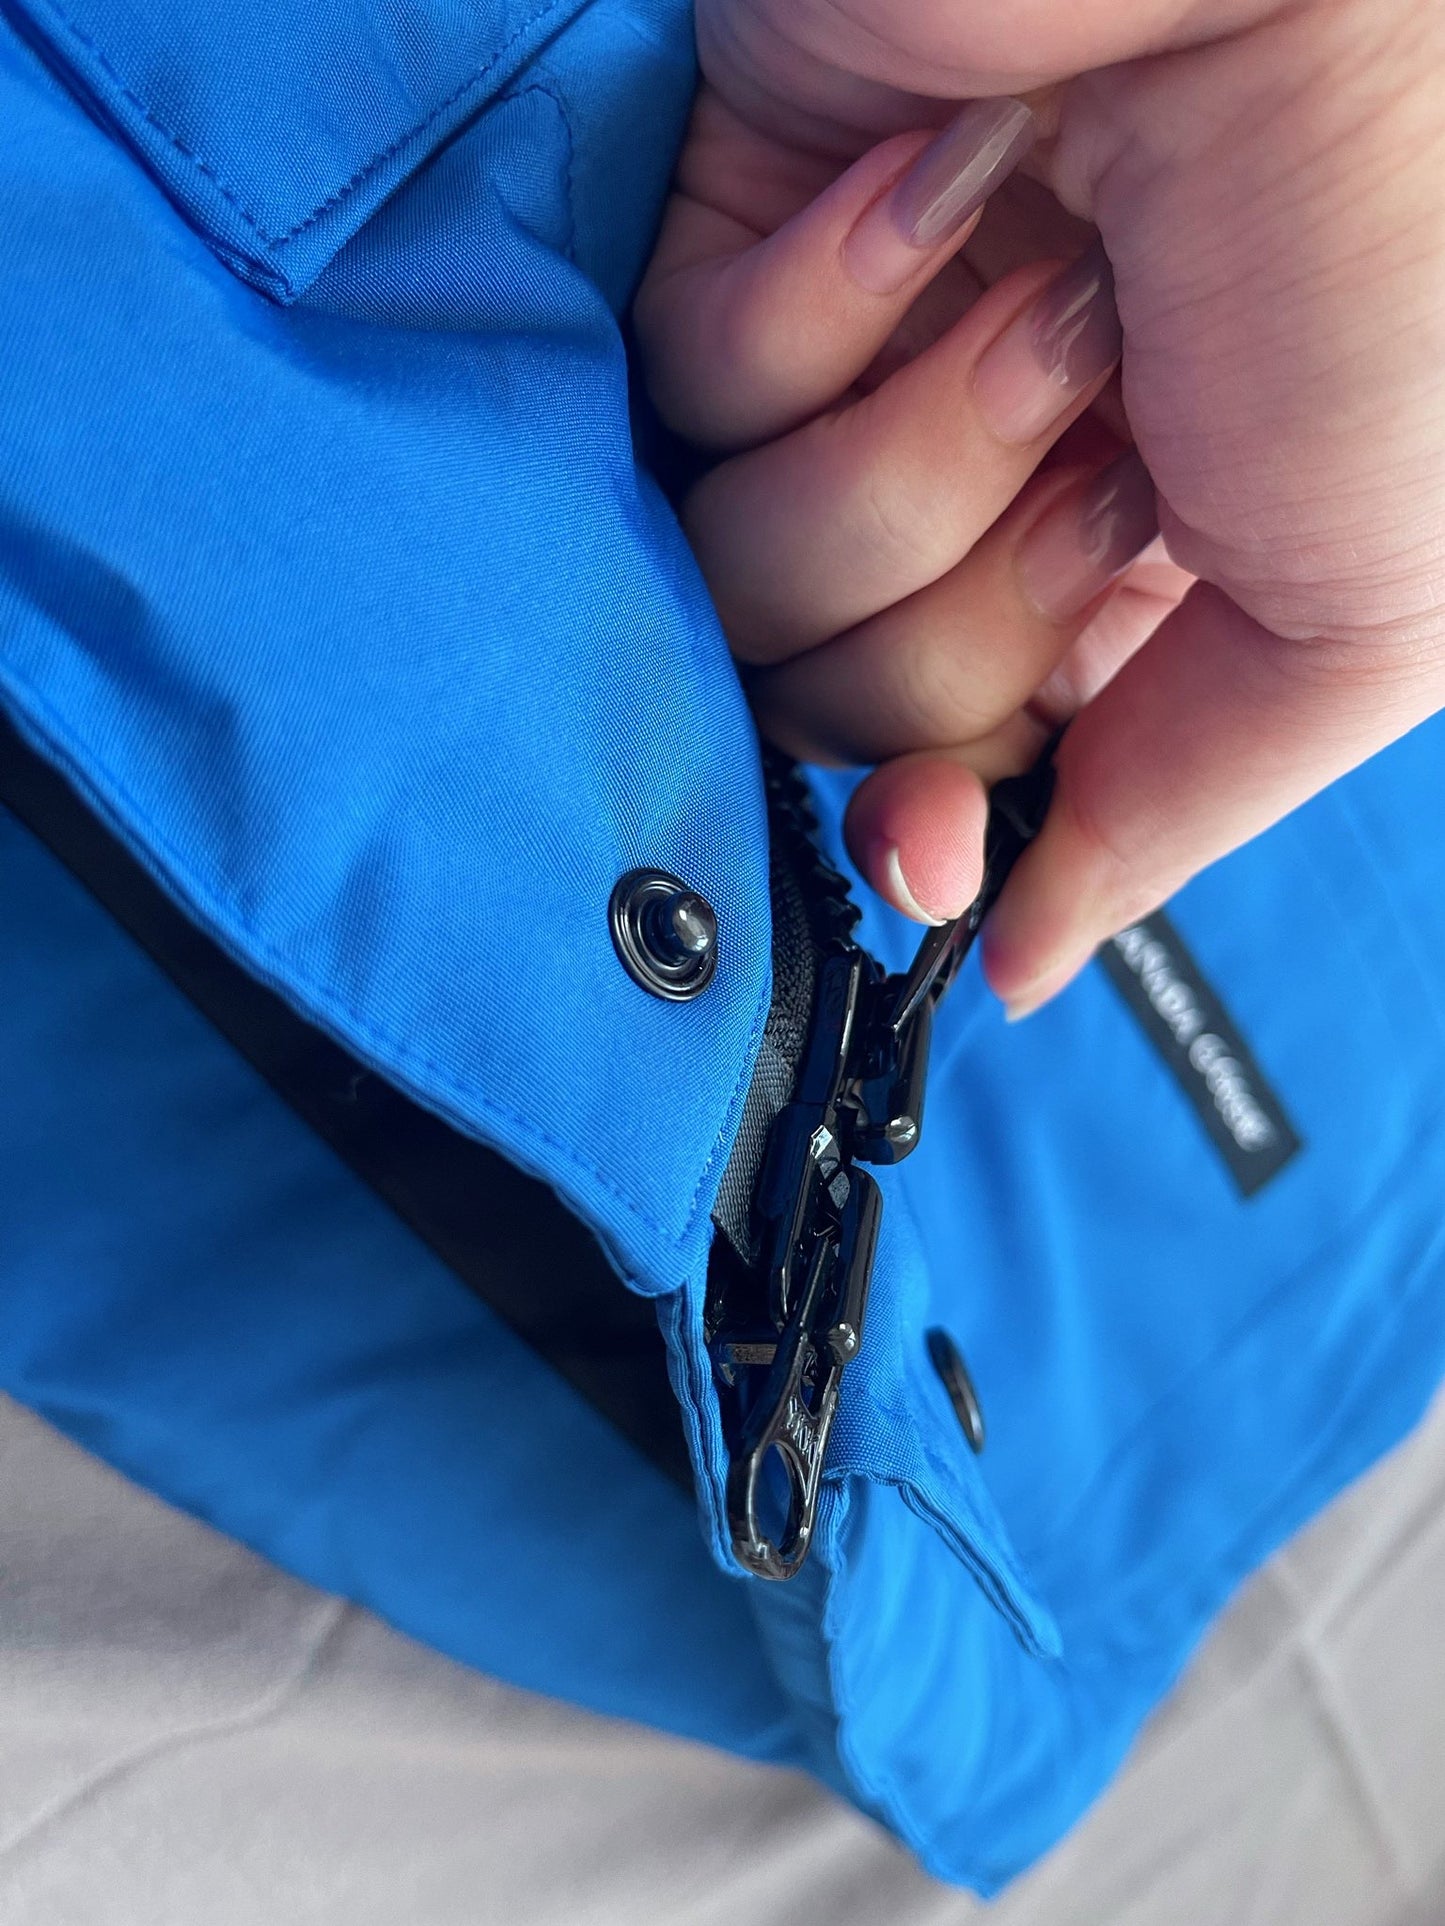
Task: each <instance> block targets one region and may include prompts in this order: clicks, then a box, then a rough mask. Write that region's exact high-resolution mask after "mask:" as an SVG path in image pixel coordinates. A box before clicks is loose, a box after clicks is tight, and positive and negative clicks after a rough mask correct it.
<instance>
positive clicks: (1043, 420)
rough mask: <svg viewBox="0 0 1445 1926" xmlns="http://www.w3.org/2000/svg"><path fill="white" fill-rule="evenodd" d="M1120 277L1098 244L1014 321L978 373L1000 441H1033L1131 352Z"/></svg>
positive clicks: (983, 409)
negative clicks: (1117, 285)
mask: <svg viewBox="0 0 1445 1926" xmlns="http://www.w3.org/2000/svg"><path fill="white" fill-rule="evenodd" d="M1123 342H1124V336H1123V330H1122V329H1121V328H1120V326H1119V311H1118V309H1117V308H1116V307H1115V305H1114V276H1113V273H1112V272H1111V270H1110V267H1109V257H1108V256H1107V255H1106V254H1105V252H1104V249H1103V245H1102V244H1101V243H1099V242H1096V243H1095V244H1094V246H1093V247H1091V248H1090V249H1089V251H1088V253H1087V254H1083V255H1081V256H1080V257H1079V259H1078V260H1077V261H1075V262H1074V264H1073V266H1072V267H1067V268H1065V269H1064V271H1063V273H1062V274H1058V275H1056V276H1055V277H1054V279H1053V280H1052V281H1050V283H1049V285H1048V286H1047V287H1046V288H1045V289H1044V290H1043V292H1042V293H1041V294H1040V295H1038V296H1037V297H1036V298H1035V300H1034V301H1033V302H1031V303H1030V305H1029V306H1028V307H1027V308H1025V309H1024V311H1023V313H1022V314H1021V315H1019V316H1018V318H1017V319H1016V320H1014V321H1012V322H1010V324H1009V326H1008V327H1007V328H1005V329H1004V331H1003V333H1002V334H1001V335H1000V336H999V338H998V340H997V341H995V342H994V343H993V345H992V346H991V347H990V348H989V349H988V350H987V351H986V353H985V354H984V356H983V358H982V359H981V360H980V362H979V364H978V367H977V369H976V371H975V373H974V378H973V386H974V396H975V398H976V400H977V402H978V407H979V412H980V413H981V414H982V416H983V418H984V420H985V421H986V422H987V423H988V425H989V427H990V428H992V429H993V432H994V433H995V434H996V435H997V436H998V438H999V440H1000V441H1007V442H1014V443H1021V442H1026V441H1033V440H1035V439H1036V437H1038V436H1039V435H1041V434H1043V433H1044V432H1045V430H1046V429H1048V428H1051V427H1052V426H1053V424H1054V423H1055V422H1056V421H1057V420H1058V418H1059V416H1060V415H1062V414H1063V412H1064V410H1065V409H1066V408H1067V407H1068V406H1069V404H1070V402H1072V401H1073V399H1074V397H1075V396H1076V395H1078V394H1079V393H1080V392H1081V391H1082V390H1083V389H1085V388H1087V387H1089V386H1090V385H1091V384H1092V383H1093V382H1095V381H1097V380H1098V379H1099V378H1100V376H1101V375H1106V374H1107V373H1108V372H1109V370H1110V368H1112V367H1113V365H1114V363H1115V362H1116V361H1117V360H1118V359H1119V354H1120V350H1121V349H1122V347H1123Z"/></svg>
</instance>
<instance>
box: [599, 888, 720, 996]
mask: <svg viewBox="0 0 1445 1926" xmlns="http://www.w3.org/2000/svg"><path fill="white" fill-rule="evenodd" d="M607 920H608V923H609V925H610V927H611V930H612V943H613V947H614V948H615V949H616V951H617V954H618V956H619V957H620V958H621V960H622V966H623V968H624V969H625V970H626V971H627V974H628V975H629V976H630V977H631V978H632V980H633V982H634V983H640V984H641V985H642V987H643V989H644V990H646V991H648V992H649V993H650V994H651V995H652V996H660V997H666V998H668V999H669V1000H671V1001H672V1002H675V1003H683V1002H686V1000H687V999H688V998H689V997H693V996H697V995H698V994H699V992H700V991H702V990H705V989H706V988H707V986H708V984H709V983H711V981H712V979H713V973H714V971H715V970H716V969H717V917H716V916H715V915H714V913H713V908H712V905H711V903H709V902H708V901H707V899H706V897H703V896H699V895H698V893H697V891H696V890H694V889H689V888H688V886H687V884H686V883H684V882H681V881H680V880H679V879H678V878H677V877H676V876H670V875H669V874H668V873H667V871H666V870H665V869H632V870H629V871H628V872H627V874H626V875H625V876H623V877H621V878H619V880H618V883H617V886H616V888H615V889H614V890H613V892H612V899H611V901H610V902H609V904H608V906H607Z"/></svg>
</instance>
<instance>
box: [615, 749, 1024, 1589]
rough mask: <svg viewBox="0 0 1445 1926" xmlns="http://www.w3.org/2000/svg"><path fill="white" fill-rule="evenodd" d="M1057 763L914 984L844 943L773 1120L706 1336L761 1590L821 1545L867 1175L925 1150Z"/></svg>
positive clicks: (712, 1292)
mask: <svg viewBox="0 0 1445 1926" xmlns="http://www.w3.org/2000/svg"><path fill="white" fill-rule="evenodd" d="M1052 748H1053V745H1052V744H1050V748H1049V751H1048V752H1047V753H1046V754H1045V756H1044V757H1043V758H1042V759H1041V760H1040V762H1039V763H1038V764H1037V765H1036V766H1035V767H1034V768H1033V769H1032V770H1030V771H1029V773H1028V774H1027V775H1025V776H1019V777H1014V778H1012V779H1010V780H1009V781H1006V782H1001V783H999V784H998V785H997V786H996V787H995V789H994V790H993V793H992V797H991V809H990V814H989V824H988V832H987V836H986V840H985V847H984V881H983V888H982V889H981V890H980V892H979V895H978V898H977V900H976V901H975V902H974V903H973V904H972V905H971V906H970V907H969V909H968V910H967V911H966V912H965V913H964V915H963V916H961V917H959V918H958V919H957V920H956V921H955V922H954V923H951V924H945V925H943V926H942V928H940V929H935V930H930V931H929V932H928V934H927V935H926V936H925V937H924V939H923V942H922V944H921V945H920V947H919V951H918V954H917V956H916V957H915V959H914V962H913V964H912V967H911V968H910V969H909V970H907V971H906V972H905V973H904V974H902V975H899V976H885V975H884V974H883V972H882V970H881V969H880V968H879V967H878V965H877V964H876V963H875V962H874V960H873V959H872V957H870V956H869V955H868V954H867V952H866V951H865V950H862V949H860V948H859V947H858V945H857V944H856V943H854V942H853V941H852V939H851V936H848V935H842V936H834V937H833V938H832V939H831V944H830V947H829V948H827V950H826V951H825V953H824V954H823V956H822V960H821V962H820V964H819V967H818V980H817V986H816V989H815V992H814V996H813V1007H812V1020H811V1024H810V1027H809V1031H808V1039H807V1045H806V1048H805V1050H804V1053H803V1058H802V1062H801V1065H800V1067H799V1070H798V1075H797V1082H796V1086H795V1088H794V1091H793V1096H792V1101H791V1102H789V1103H788V1104H786V1105H785V1106H784V1107H783V1109H782V1110H781V1111H779V1112H778V1114H777V1116H776V1117H775V1118H774V1119H773V1123H772V1127H771V1130H770V1133H769V1137H768V1147H767V1151H766V1154H765V1156H764V1158H763V1162H762V1168H761V1173H760V1175H759V1178H758V1182H757V1188H756V1190H755V1192H754V1195H753V1206H752V1208H753V1216H754V1218H755V1220H756V1223H757V1226H758V1230H759V1239H758V1242H759V1247H760V1255H759V1256H758V1258H757V1261H756V1262H755V1263H751V1264H745V1263H743V1262H742V1260H741V1259H739V1258H735V1257H734V1256H733V1255H731V1254H730V1253H729V1252H727V1251H726V1250H723V1251H722V1252H721V1253H715V1257H716V1259H717V1261H716V1263H715V1268H714V1273H713V1282H712V1284H711V1286H710V1289H709V1295H708V1306H707V1320H706V1322H707V1336H708V1343H709V1346H710V1348H711V1352H712V1360H713V1370H714V1373H715V1376H716V1379H717V1383H718V1388H719V1392H720V1394H721V1401H722V1411H723V1423H724V1431H725V1435H726V1438H727V1444H728V1453H729V1459H730V1470H729V1475H728V1482H727V1513H728V1526H729V1530H730V1533H731V1537H732V1547H733V1552H734V1555H735V1556H736V1558H737V1560H738V1563H739V1564H740V1565H742V1566H743V1567H744V1569H745V1570H747V1571H750V1572H752V1573H754V1574H755V1575H756V1576H757V1577H759V1578H773V1579H779V1578H791V1577H792V1576H793V1574H794V1573H795V1572H796V1571H797V1570H798V1569H799V1567H800V1566H801V1565H802V1563H803V1560H804V1559H805V1558H806V1556H807V1554H808V1548H809V1546H810V1545H811V1544H812V1541H813V1532H814V1525H815V1519H816V1512H817V1504H818V1494H819V1491H820V1489H821V1487H822V1480H823V1464H824V1458H825V1453H826V1450H827V1443H828V1433H829V1430H830V1428H831V1426H832V1423H833V1419H834V1415H835V1413H836V1411H837V1408H838V1398H839V1391H840V1385H841V1380H842V1377H843V1373H844V1370H845V1369H846V1367H847V1366H848V1364H849V1363H850V1362H851V1361H852V1359H853V1358H854V1357H856V1356H857V1354H858V1350H859V1347H860V1345H861V1344H862V1342H863V1320H864V1314H865V1311H866V1309H867V1303H868V1284H869V1279H870V1276H871V1274H872V1269H873V1254H874V1250H875V1247H876V1245H877V1241H878V1225H879V1218H880V1215H881V1212H882V1193H881V1192H880V1190H879V1188H878V1185H877V1183H876V1182H875V1180H874V1178H873V1177H872V1176H871V1174H870V1173H869V1171H868V1170H867V1169H866V1168H865V1166H866V1165H868V1164H895V1163H898V1162H899V1161H900V1160H901V1159H902V1158H904V1157H906V1156H908V1155H909V1154H910V1152H911V1151H912V1150H913V1149H914V1148H915V1146H916V1145H917V1143H918V1140H919V1137H920V1135H921V1133H922V1129H923V1097H924V1087H925V1083H926V1079H927V1071H928V1054H929V1045H930V1042H931V1040H932V1034H933V1016H934V1011H935V1009H936V1008H937V1006H938V1003H939V1001H940V1000H941V998H942V996H943V994H944V991H945V990H946V989H947V988H948V986H949V984H950V983H951V982H952V980H953V978H954V976H955V974H956V973H957V970H958V967H959V965H960V963H961V962H962V961H963V958H964V957H965V956H966V955H967V953H968V950H969V948H970V946H971V944H972V942H973V939H974V937H975V936H976V935H977V933H978V930H979V927H980V926H981V924H982V923H983V919H984V917H985V916H986V915H987V914H988V912H989V910H990V909H991V908H992V906H993V904H994V902H995V901H996V899H997V897H998V893H999V891H1000V890H1001V889H1002V887H1003V883H1004V879H1005V877H1006V876H1007V875H1008V872H1009V870H1010V869H1011V868H1012V867H1013V864H1014V862H1015V861H1016V860H1017V858H1018V857H1019V855H1020V854H1021V853H1022V851H1023V850H1024V848H1025V847H1026V846H1027V844H1028V843H1029V842H1030V841H1031V840H1032V838H1033V837H1034V836H1035V835H1036V834H1037V832H1038V830H1039V828H1040V826H1041V825H1042V823H1043V819H1044V813H1045V811H1046V810H1047V808H1048V803H1049V796H1050V793H1051V790H1052V786H1053V768H1052V760H1051V757H1052ZM625 880H626V879H624V881H625ZM834 880H836V879H834ZM619 887H620V886H619ZM927 1343H928V1351H929V1356H930V1357H931V1358H932V1360H933V1363H934V1368H935V1369H936V1370H937V1371H938V1374H939V1376H940V1378H941V1379H942V1380H943V1384H944V1387H945V1389H946V1390H947V1392H948V1395H949V1398H950V1399H951V1401H952V1403H953V1408H954V1410H955V1411H956V1412H957V1414H958V1419H959V1423H960V1424H961V1425H962V1426H963V1430H964V1435H965V1436H966V1437H967V1439H968V1442H969V1444H970V1445H971V1446H972V1448H973V1449H974V1450H975V1451H979V1450H982V1448H983V1435H984V1427H983V1413H982V1411H981V1409H980V1407H979V1402H978V1396H977V1393H976V1392H975V1391H974V1388H973V1382H972V1380H971V1379H970V1377H969V1375H968V1369H967V1367H966V1365H965V1364H964V1362H963V1358H962V1357H961V1355H960V1354H959V1350H958V1347H957V1345H955V1344H954V1342H953V1340H952V1339H951V1338H950V1337H949V1335H948V1333H947V1332H946V1331H943V1330H938V1329H935V1330H932V1331H930V1332H929V1333H928V1337H927Z"/></svg>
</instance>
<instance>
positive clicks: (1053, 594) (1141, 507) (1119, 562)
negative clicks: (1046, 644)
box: [1017, 452, 1159, 621]
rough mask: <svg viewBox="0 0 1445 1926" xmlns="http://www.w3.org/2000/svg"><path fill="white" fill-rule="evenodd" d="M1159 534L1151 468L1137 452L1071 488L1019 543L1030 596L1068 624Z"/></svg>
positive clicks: (1045, 611)
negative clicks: (1069, 619)
mask: <svg viewBox="0 0 1445 1926" xmlns="http://www.w3.org/2000/svg"><path fill="white" fill-rule="evenodd" d="M1158 533H1159V510H1158V503H1157V499H1156V497H1155V493H1154V483H1153V481H1152V480H1151V478H1150V475H1149V471H1148V469H1147V468H1146V467H1145V466H1144V464H1143V462H1142V461H1140V459H1139V457H1138V456H1137V455H1136V454H1134V453H1132V452H1131V453H1129V454H1127V455H1122V456H1121V457H1120V458H1119V460H1118V461H1116V462H1111V463H1110V465H1109V466H1108V467H1107V468H1106V469H1104V470H1103V471H1102V473H1100V474H1098V475H1095V476H1094V477H1093V478H1092V479H1091V480H1089V481H1087V482H1084V483H1081V484H1080V485H1079V486H1078V487H1077V488H1071V489H1069V490H1067V492H1066V493H1065V494H1064V495H1062V496H1061V497H1060V498H1059V499H1058V500H1057V501H1055V502H1053V503H1052V504H1051V505H1050V507H1048V508H1047V509H1045V511H1044V513H1043V515H1042V516H1041V517H1040V518H1039V520H1038V521H1037V522H1035V523H1034V525H1033V527H1032V528H1031V529H1030V530H1029V531H1028V533H1027V534H1026V535H1025V536H1024V538H1023V540H1022V542H1021V543H1020V544H1019V551H1018V561H1017V567H1018V572H1019V579H1020V581H1021V582H1022V584H1023V588H1024V593H1025V594H1026V595H1027V596H1028V598H1029V600H1030V601H1031V602H1032V603H1033V604H1034V606H1035V607H1036V608H1037V609H1039V610H1040V611H1041V613H1042V614H1044V615H1048V616H1052V617H1053V619H1054V620H1055V621H1065V620H1067V619H1068V618H1069V617H1070V616H1073V615H1077V614H1078V613H1079V611H1080V610H1081V609H1084V608H1087V606H1088V605H1089V603H1090V602H1092V601H1093V599H1094V597H1095V596H1096V595H1100V594H1102V593H1103V591H1104V590H1105V589H1106V588H1107V587H1108V586H1109V584H1110V582H1112V581H1113V579H1114V577H1115V576H1116V575H1118V574H1119V573H1120V571H1121V570H1123V569H1126V568H1127V567H1128V566H1129V564H1130V563H1131V562H1132V561H1133V560H1134V558H1135V557H1136V556H1137V555H1138V554H1139V552H1140V550H1141V549H1145V548H1147V547H1148V546H1149V544H1150V542H1152V541H1153V539H1154V537H1155V536H1156V535H1157V534H1158Z"/></svg>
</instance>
